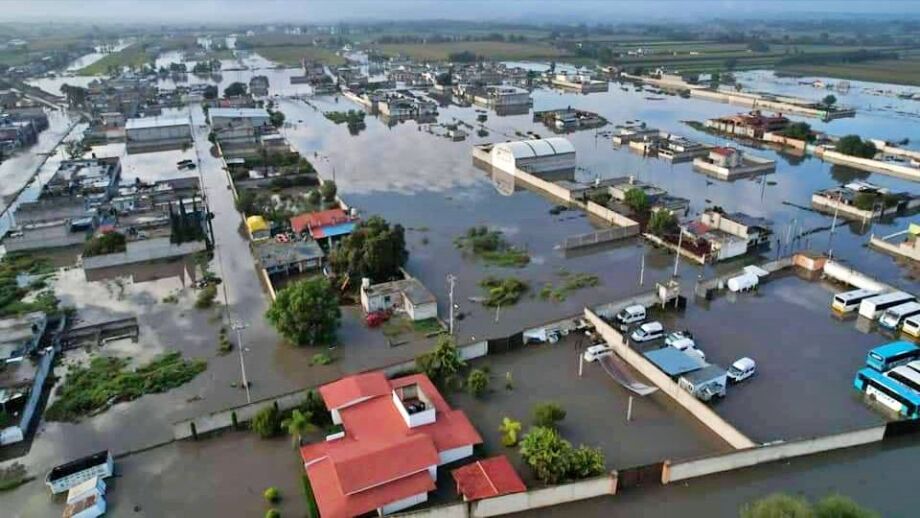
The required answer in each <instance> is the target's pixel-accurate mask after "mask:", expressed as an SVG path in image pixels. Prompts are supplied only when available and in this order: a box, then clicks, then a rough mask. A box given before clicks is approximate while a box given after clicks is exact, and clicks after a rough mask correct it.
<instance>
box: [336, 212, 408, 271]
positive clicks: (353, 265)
mask: <svg viewBox="0 0 920 518" xmlns="http://www.w3.org/2000/svg"><path fill="white" fill-rule="evenodd" d="M408 259H409V252H408V251H407V250H406V231H405V229H403V227H402V225H399V224H397V225H392V226H390V224H389V223H387V222H386V220H384V219H383V218H381V217H379V216H372V217H370V218H368V219H367V220H365V221H362V222H361V223H360V224H358V226H357V227H356V228H355V230H354V231H353V232H352V233H351V234H349V235H348V237H346V238H345V239H343V240H342V242H341V243H340V244H339V246H338V247H336V248H335V249H334V250H333V251H332V254H331V255H330V263H331V264H332V269H333V270H334V271H335V273H336V274H338V275H343V276H348V277H351V278H353V279H361V278H364V277H367V278H369V279H371V281H372V282H383V281H387V280H390V279H393V278H396V277H400V278H401V273H400V268H402V267H403V265H405V264H406V261H407V260H408Z"/></svg>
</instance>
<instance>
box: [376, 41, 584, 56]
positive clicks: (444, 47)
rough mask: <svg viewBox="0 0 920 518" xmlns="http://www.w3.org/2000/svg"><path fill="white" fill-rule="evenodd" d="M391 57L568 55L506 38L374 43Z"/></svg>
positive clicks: (536, 43)
mask: <svg viewBox="0 0 920 518" xmlns="http://www.w3.org/2000/svg"><path fill="white" fill-rule="evenodd" d="M374 49H376V50H379V51H380V52H382V53H383V54H386V55H388V56H395V55H399V54H401V55H404V56H409V57H410V58H412V59H415V60H419V61H445V60H447V57H448V56H449V55H450V54H455V53H460V52H472V53H473V54H476V55H477V56H482V57H484V58H486V59H494V60H503V59H507V60H516V59H556V58H559V57H563V56H565V55H566V53H565V51H563V50H561V49H557V48H555V47H553V46H551V45H549V44H548V43H544V42H536V41H534V42H524V43H511V42H505V41H455V42H450V43H428V44H425V43H394V44H383V45H375V46H374Z"/></svg>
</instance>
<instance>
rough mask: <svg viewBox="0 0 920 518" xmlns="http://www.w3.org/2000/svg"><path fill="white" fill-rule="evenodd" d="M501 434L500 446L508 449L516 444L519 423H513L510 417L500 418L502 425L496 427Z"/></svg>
mask: <svg viewBox="0 0 920 518" xmlns="http://www.w3.org/2000/svg"><path fill="white" fill-rule="evenodd" d="M498 431H499V432H501V433H502V446H505V447H507V448H510V447H512V446H516V445H517V443H518V433H520V431H521V422H520V421H515V420H514V419H511V418H510V417H504V418H502V424H501V426H499V427H498Z"/></svg>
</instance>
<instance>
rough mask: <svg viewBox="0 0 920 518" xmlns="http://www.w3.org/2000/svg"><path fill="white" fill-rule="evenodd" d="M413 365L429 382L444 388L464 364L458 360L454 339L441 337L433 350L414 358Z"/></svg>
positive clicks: (458, 353)
mask: <svg viewBox="0 0 920 518" xmlns="http://www.w3.org/2000/svg"><path fill="white" fill-rule="evenodd" d="M415 364H416V365H417V366H418V368H419V370H421V371H422V372H424V373H425V374H426V375H427V376H428V377H429V378H431V381H433V382H435V383H437V384H439V385H441V386H442V387H446V386H447V385H448V384H449V383H450V382H451V381H453V380H454V379H455V377H456V376H457V374H459V373H460V371H461V369H463V367H464V366H465V365H466V362H464V361H463V359H462V358H460V351H458V350H457V345H456V344H455V343H454V338H453V337H452V336H450V335H441V336H439V337H438V341H437V343H436V344H435V346H434V349H432V350H430V351H428V352H426V353H424V354H422V355H420V356H419V357H418V358H416V359H415Z"/></svg>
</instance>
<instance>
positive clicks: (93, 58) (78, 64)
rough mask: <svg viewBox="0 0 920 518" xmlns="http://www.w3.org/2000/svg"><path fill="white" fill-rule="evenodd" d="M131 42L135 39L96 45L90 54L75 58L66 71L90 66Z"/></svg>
mask: <svg viewBox="0 0 920 518" xmlns="http://www.w3.org/2000/svg"><path fill="white" fill-rule="evenodd" d="M131 43H133V41H131V40H118V42H117V43H115V44H114V45H107V46H106V47H105V48H103V47H101V46H100V47H96V49H95V51H94V52H90V53H89V54H86V55H83V56H80V57H79V58H77V59H75V60H74V61H73V62H72V63H70V64H69V65H67V68H66V69H65V71H66V72H76V71H77V70H80V69H81V68H84V67H88V66H90V65H92V64H93V63H95V62H97V61H99V60H100V59H102V58H104V57H106V56H107V55H109V54H112V53H114V52H119V51H121V50H123V49H125V48H127V47H128V46H129V45H131ZM52 93H55V92H52Z"/></svg>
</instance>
